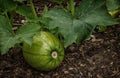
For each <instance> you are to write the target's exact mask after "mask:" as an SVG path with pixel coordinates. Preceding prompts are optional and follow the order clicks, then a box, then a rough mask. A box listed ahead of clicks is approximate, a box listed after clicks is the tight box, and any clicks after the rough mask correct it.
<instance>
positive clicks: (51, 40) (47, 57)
mask: <svg viewBox="0 0 120 78" xmlns="http://www.w3.org/2000/svg"><path fill="white" fill-rule="evenodd" d="M23 56H24V58H25V60H26V61H27V63H28V64H30V65H31V66H32V67H34V68H36V69H38V70H42V71H50V70H53V69H55V68H56V67H58V66H59V65H60V63H61V62H62V60H63V58H64V47H63V45H62V44H61V42H60V41H59V40H58V39H57V38H56V37H55V36H54V35H52V34H51V33H49V32H45V31H41V32H40V34H39V35H35V36H34V37H33V43H32V45H31V46H30V45H28V44H27V43H23Z"/></svg>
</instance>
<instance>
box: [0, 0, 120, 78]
mask: <svg viewBox="0 0 120 78" xmlns="http://www.w3.org/2000/svg"><path fill="white" fill-rule="evenodd" d="M42 2H45V1H42ZM0 78H120V25H116V26H110V27H108V28H107V30H106V31H104V32H99V31H98V30H95V31H94V32H93V34H92V35H91V37H90V38H88V39H86V40H85V41H83V42H82V43H80V44H72V45H71V46H69V47H68V48H67V49H65V58H64V60H63V62H62V64H61V65H60V66H59V67H57V68H56V69H55V70H52V71H48V72H43V71H38V70H36V69H34V68H32V67H31V66H29V65H28V64H27V63H26V62H25V60H24V58H23V55H22V50H21V49H19V48H12V49H10V50H9V53H8V54H6V55H3V56H0Z"/></svg>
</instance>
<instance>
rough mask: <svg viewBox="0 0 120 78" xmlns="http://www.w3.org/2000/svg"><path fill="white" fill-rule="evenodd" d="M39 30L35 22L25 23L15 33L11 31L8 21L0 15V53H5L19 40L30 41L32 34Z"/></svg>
mask: <svg viewBox="0 0 120 78" xmlns="http://www.w3.org/2000/svg"><path fill="white" fill-rule="evenodd" d="M38 32H40V26H39V25H37V24H31V23H30V24H26V25H24V26H21V27H20V28H19V29H18V30H17V32H16V33H14V32H13V30H12V26H11V24H10V23H9V21H8V20H7V19H6V18H5V17H4V16H1V15H0V53H1V54H6V53H7V52H8V50H9V49H10V48H12V47H14V46H15V44H18V43H21V42H23V41H24V42H27V43H28V44H31V43H32V36H33V35H34V34H36V33H38Z"/></svg>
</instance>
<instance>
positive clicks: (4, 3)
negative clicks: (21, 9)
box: [0, 0, 16, 13]
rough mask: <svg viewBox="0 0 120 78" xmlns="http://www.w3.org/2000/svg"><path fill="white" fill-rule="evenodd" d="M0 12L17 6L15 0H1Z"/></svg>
mask: <svg viewBox="0 0 120 78" xmlns="http://www.w3.org/2000/svg"><path fill="white" fill-rule="evenodd" d="M0 7H1V8H0V12H2V13H6V12H8V11H11V10H14V9H15V8H16V3H15V2H14V1H13V0H0Z"/></svg>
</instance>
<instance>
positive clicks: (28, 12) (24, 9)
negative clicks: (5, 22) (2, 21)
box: [16, 5, 35, 20]
mask: <svg viewBox="0 0 120 78" xmlns="http://www.w3.org/2000/svg"><path fill="white" fill-rule="evenodd" d="M16 12H17V13H18V14H20V15H22V16H25V17H26V19H28V20H30V19H34V18H35V16H34V14H33V11H32V9H31V7H28V6H24V5H21V6H18V7H17V9H16Z"/></svg>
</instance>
